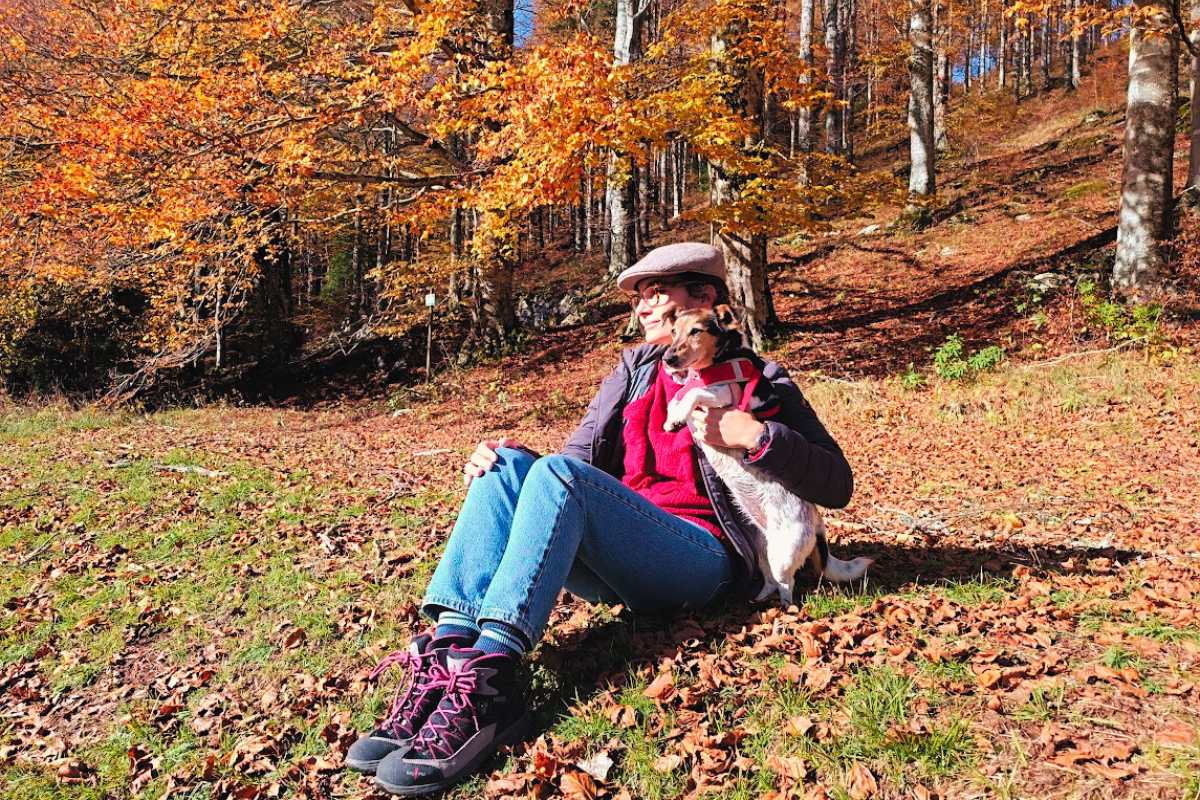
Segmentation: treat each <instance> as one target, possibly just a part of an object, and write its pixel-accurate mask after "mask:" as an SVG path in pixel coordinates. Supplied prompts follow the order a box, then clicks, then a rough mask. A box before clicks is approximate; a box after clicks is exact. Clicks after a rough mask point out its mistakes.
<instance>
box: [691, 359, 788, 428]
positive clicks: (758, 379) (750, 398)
mask: <svg viewBox="0 0 1200 800" xmlns="http://www.w3.org/2000/svg"><path fill="white" fill-rule="evenodd" d="M712 386H728V387H729V389H730V391H731V393H732V394H733V398H734V407H735V408H737V410H739V411H749V412H750V413H752V414H754V416H756V417H772V416H774V415H775V414H777V413H779V405H778V404H777V403H775V404H773V403H772V402H771V397H770V395H769V391H770V389H769V387H770V384H764V383H763V382H762V371H761V370H760V369H758V367H756V366H755V365H754V362H753V361H751V360H750V359H748V358H731V359H730V360H728V361H722V362H720V363H719V364H713V365H712V366H709V367H705V368H704V369H702V370H700V371H698V372H697V371H695V370H688V378H687V380H686V381H685V382H684V384H683V385H682V386H680V387H679V390H678V391H676V392H675V397H680V396H682V395H684V394H686V393H687V392H689V391H691V390H692V389H698V388H700V387H705V388H708V387H712ZM764 395H765V396H764Z"/></svg>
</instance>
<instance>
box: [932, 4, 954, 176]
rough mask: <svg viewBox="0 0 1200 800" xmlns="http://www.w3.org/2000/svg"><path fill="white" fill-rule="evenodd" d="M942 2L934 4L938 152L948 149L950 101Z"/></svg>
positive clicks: (936, 142)
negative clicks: (948, 108) (947, 128)
mask: <svg viewBox="0 0 1200 800" xmlns="http://www.w3.org/2000/svg"><path fill="white" fill-rule="evenodd" d="M942 16H943V11H942V4H941V2H940V0H934V2H933V37H932V39H931V41H932V42H933V47H934V52H936V53H937V55H936V57H935V58H934V67H933V144H934V148H935V149H936V151H937V152H939V153H940V152H941V151H943V150H945V149H946V107H947V105H948V104H949V100H950V75H949V68H950V60H949V59H948V58H947V57H946V31H945V27H946V21H945V20H944V19H942Z"/></svg>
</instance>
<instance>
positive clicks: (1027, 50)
mask: <svg viewBox="0 0 1200 800" xmlns="http://www.w3.org/2000/svg"><path fill="white" fill-rule="evenodd" d="M1023 38H1024V45H1023V47H1022V49H1021V58H1022V61H1024V64H1023V65H1022V67H1021V72H1022V74H1023V77H1024V81H1025V91H1026V93H1027V94H1030V95H1032V94H1035V92H1034V91H1033V15H1032V14H1029V15H1026V17H1025V35H1024V37H1023Z"/></svg>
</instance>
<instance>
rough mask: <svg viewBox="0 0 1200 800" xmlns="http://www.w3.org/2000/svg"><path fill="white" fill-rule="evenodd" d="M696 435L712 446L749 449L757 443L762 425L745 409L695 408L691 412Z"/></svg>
mask: <svg viewBox="0 0 1200 800" xmlns="http://www.w3.org/2000/svg"><path fill="white" fill-rule="evenodd" d="M692 422H694V423H695V428H696V435H697V436H699V437H700V438H701V439H703V440H704V442H705V443H707V444H710V445H712V446H713V447H726V448H740V449H742V450H749V449H750V448H752V447H754V445H756V444H758V436H759V434H761V433H762V432H763V427H764V425H763V424H762V423H761V422H759V421H758V420H756V419H755V418H754V415H753V414H751V413H749V412H747V411H738V410H737V409H735V408H697V409H696V410H695V411H693V412H692Z"/></svg>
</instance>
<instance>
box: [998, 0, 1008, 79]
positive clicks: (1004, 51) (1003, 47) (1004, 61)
mask: <svg viewBox="0 0 1200 800" xmlns="http://www.w3.org/2000/svg"><path fill="white" fill-rule="evenodd" d="M1006 5H1007V3H1001V4H1000V57H999V58H998V59H996V60H997V61H998V62H999V63H998V64H997V65H996V68H997V72H998V74H997V75H996V87H997V88H999V89H1003V88H1004V87H1005V86H1008V17H1007V16H1006V15H1005V13H1004V9H1005V6H1006Z"/></svg>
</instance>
